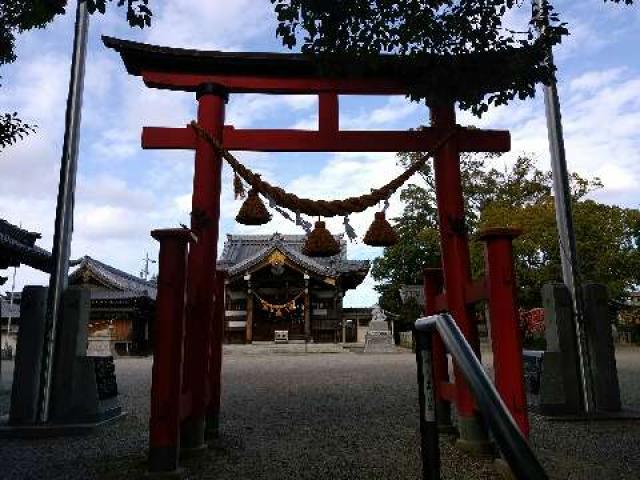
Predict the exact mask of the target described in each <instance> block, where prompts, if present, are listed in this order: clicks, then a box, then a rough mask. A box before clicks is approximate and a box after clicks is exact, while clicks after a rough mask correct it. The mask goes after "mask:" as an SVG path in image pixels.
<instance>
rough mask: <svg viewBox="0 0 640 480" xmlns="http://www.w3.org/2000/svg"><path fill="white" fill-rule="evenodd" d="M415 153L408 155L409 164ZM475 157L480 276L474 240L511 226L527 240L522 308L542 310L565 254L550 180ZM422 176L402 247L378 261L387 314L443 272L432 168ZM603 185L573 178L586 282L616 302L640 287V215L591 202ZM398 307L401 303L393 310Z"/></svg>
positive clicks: (521, 249)
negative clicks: (485, 231)
mask: <svg viewBox="0 0 640 480" xmlns="http://www.w3.org/2000/svg"><path fill="white" fill-rule="evenodd" d="M414 159H415V154H403V155H401V156H400V162H401V163H403V164H407V163H409V162H411V161H413V160H414ZM483 163H484V162H483V159H482V158H481V157H479V156H477V155H475V156H472V155H468V156H465V157H463V158H462V174H463V175H462V181H463V190H464V193H465V204H466V211H467V218H468V222H467V227H468V229H469V231H470V234H471V238H472V241H471V242H470V248H471V261H472V270H473V274H474V275H478V274H480V273H482V271H483V269H484V264H483V263H484V258H483V250H482V245H480V244H479V242H476V241H473V236H474V234H475V233H476V232H477V231H478V230H479V229H481V228H484V227H490V226H513V227H517V228H521V229H522V230H523V234H522V236H521V237H519V238H518V239H517V240H516V241H515V242H514V253H515V262H516V271H517V275H518V284H519V289H518V295H519V301H520V304H521V305H522V306H523V307H526V308H531V307H537V306H540V304H541V300H540V288H541V287H542V285H543V284H544V283H546V282H549V281H560V280H561V278H562V272H561V266H560V250H559V244H558V234H557V229H556V219H555V209H554V202H553V196H552V178H551V173H550V172H548V171H543V170H540V169H539V168H537V167H536V166H535V161H534V159H532V158H530V157H527V156H521V157H520V158H518V159H517V161H516V162H515V163H514V164H513V165H512V166H511V167H510V168H508V169H504V170H499V169H496V168H491V169H486V168H484V167H483ZM421 175H422V177H423V180H424V181H425V184H426V187H422V186H418V185H415V184H413V185H409V186H407V187H406V188H405V189H404V190H403V191H402V192H401V198H402V200H403V201H404V202H405V208H404V211H403V213H402V215H401V216H400V217H399V218H396V219H394V220H393V221H394V223H395V226H396V228H397V230H398V234H399V237H400V241H399V242H398V244H396V245H394V246H393V247H390V248H387V249H385V251H384V255H383V256H381V257H379V258H378V259H376V260H375V261H374V264H373V269H372V274H373V277H374V279H375V280H377V281H378V282H380V284H379V285H378V287H377V289H378V291H379V292H380V293H381V295H382V301H384V302H386V303H385V304H386V307H385V308H387V309H389V310H392V311H393V306H394V305H395V308H396V309H400V308H401V307H400V299H399V295H398V294H397V292H398V290H399V288H400V286H402V285H404V284H416V283H421V282H422V269H423V268H424V267H425V266H427V267H429V266H437V265H439V262H440V259H439V255H440V247H439V234H438V218H437V210H436V207H435V188H434V176H433V168H432V165H431V164H427V165H426V166H425V168H424V169H423V170H422V172H421ZM601 186H602V184H601V182H600V181H599V180H598V179H597V178H593V179H585V178H583V177H581V176H579V175H577V174H575V173H574V174H572V175H571V187H572V199H573V212H574V224H575V231H576V237H577V249H578V257H579V259H580V265H581V271H580V272H579V274H580V277H581V280H583V281H597V282H601V283H604V284H606V285H607V287H608V288H609V294H610V295H611V297H612V298H617V299H620V298H622V297H624V296H625V295H626V294H627V293H628V292H629V290H630V289H631V288H633V287H634V286H635V285H638V284H640V248H639V246H640V210H636V209H627V208H621V207H617V206H610V205H605V204H602V203H598V202H596V201H594V200H592V199H589V198H587V195H588V194H589V193H591V192H592V191H593V190H595V189H598V188H600V187H601ZM394 302H395V303H394Z"/></svg>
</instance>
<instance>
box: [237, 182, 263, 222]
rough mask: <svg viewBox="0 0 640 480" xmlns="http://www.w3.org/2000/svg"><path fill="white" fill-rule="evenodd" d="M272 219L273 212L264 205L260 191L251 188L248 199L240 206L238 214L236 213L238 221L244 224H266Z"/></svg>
mask: <svg viewBox="0 0 640 480" xmlns="http://www.w3.org/2000/svg"><path fill="white" fill-rule="evenodd" d="M270 220H271V214H270V213H269V211H268V210H267V207H265V206H264V203H263V202H262V199H261V198H260V196H259V195H258V192H257V191H256V190H255V189H254V188H252V189H251V190H249V194H248V195H247V199H246V200H245V201H244V203H243V204H242V206H241V207H240V211H239V212H238V215H236V222H238V223H242V224H243V225H264V224H265V223H269V221H270Z"/></svg>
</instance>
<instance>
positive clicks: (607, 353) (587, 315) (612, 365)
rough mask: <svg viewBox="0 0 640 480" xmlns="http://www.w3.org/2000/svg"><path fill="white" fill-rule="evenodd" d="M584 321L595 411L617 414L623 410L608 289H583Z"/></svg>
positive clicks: (596, 286)
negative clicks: (610, 318) (610, 319)
mask: <svg viewBox="0 0 640 480" xmlns="http://www.w3.org/2000/svg"><path fill="white" fill-rule="evenodd" d="M582 298H583V303H584V320H585V331H586V337H587V348H588V349H589V364H590V367H591V377H592V380H593V394H594V403H595V406H596V409H597V410H600V411H607V412H617V411H620V409H621V408H622V405H621V402H620V385H619V383H618V369H617V367H616V356H615V347H614V344H613V335H612V332H611V323H610V322H609V308H608V301H609V298H608V295H607V287H606V286H605V285H602V284H599V283H586V284H584V285H583V286H582Z"/></svg>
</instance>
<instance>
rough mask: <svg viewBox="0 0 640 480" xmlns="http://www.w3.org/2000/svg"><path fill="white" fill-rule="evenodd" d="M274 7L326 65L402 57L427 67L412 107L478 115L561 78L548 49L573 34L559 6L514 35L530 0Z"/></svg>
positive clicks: (291, 41)
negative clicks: (336, 59)
mask: <svg viewBox="0 0 640 480" xmlns="http://www.w3.org/2000/svg"><path fill="white" fill-rule="evenodd" d="M604 1H605V2H607V0H604ZM610 1H613V2H614V3H625V4H627V5H630V4H632V3H633V0H610ZM271 2H272V3H273V4H274V8H275V11H276V14H277V16H278V21H279V25H278V28H277V30H276V34H277V35H278V36H279V37H281V38H282V42H283V44H284V45H285V46H287V47H289V48H293V47H294V46H296V45H297V44H301V49H302V51H303V52H306V53H313V54H319V55H320V56H321V57H322V56H326V55H325V54H331V55H333V56H335V55H338V56H347V57H348V59H349V61H348V62H342V63H341V67H340V68H347V69H353V70H356V71H359V72H360V73H362V71H363V70H364V71H365V72H367V71H371V72H375V71H380V70H382V69H384V68H385V65H386V64H385V61H382V63H379V61H378V57H377V55H378V54H379V53H393V54H400V55H402V56H403V57H404V58H405V59H407V60H408V62H407V64H408V65H416V64H417V65H420V68H418V69H416V68H414V69H412V70H411V75H412V77H413V79H414V80H415V83H414V85H413V86H412V87H411V91H410V96H411V97H412V99H414V100H417V99H426V100H427V101H428V100H429V97H430V96H431V95H433V96H434V97H437V98H439V99H442V98H445V97H447V96H448V97H452V98H453V99H455V100H458V101H460V105H461V107H462V108H470V109H471V110H472V111H473V112H474V113H476V114H478V115H479V114H481V113H482V112H484V111H486V110H487V108H488V105H489V104H495V105H500V104H504V103H507V102H508V101H510V100H512V99H514V98H516V97H517V98H520V99H524V98H528V97H533V96H534V95H535V85H536V84H537V83H538V82H545V83H547V82H549V81H550V79H551V78H553V73H554V72H553V70H554V69H553V66H551V65H548V64H547V62H545V59H546V56H547V52H548V49H549V48H550V47H552V46H553V45H555V44H558V43H560V42H561V40H562V38H563V37H564V36H565V35H568V33H569V32H568V30H567V26H566V24H565V23H563V22H562V21H561V20H560V18H559V16H558V15H557V13H556V12H555V11H554V8H553V5H552V4H551V2H545V3H543V6H542V9H541V10H539V9H538V8H536V9H534V10H535V12H534V13H533V14H532V15H531V20H530V22H529V25H528V27H527V28H525V29H524V30H523V31H514V30H511V29H509V28H508V27H507V26H506V25H505V23H506V22H505V21H504V20H505V18H506V16H507V15H508V14H509V13H510V12H511V11H512V10H513V9H514V8H518V7H523V8H527V7H529V5H530V0H527V1H522V0H520V1H518V0H483V1H479V0H440V1H438V0H436V1H433V0H394V1H390V0H342V1H340V2H330V1H322V0H271ZM539 31H542V34H539V33H538V32H539ZM478 54H480V56H478ZM461 56H462V57H461ZM463 57H465V58H466V59H467V60H472V64H473V75H469V72H468V71H466V69H464V68H463V69H462V70H463V71H460V69H459V68H458V67H459V62H460V61H461V59H462V58H463ZM474 60H476V61H474ZM423 72H424V73H423ZM505 78H507V80H506V81H505Z"/></svg>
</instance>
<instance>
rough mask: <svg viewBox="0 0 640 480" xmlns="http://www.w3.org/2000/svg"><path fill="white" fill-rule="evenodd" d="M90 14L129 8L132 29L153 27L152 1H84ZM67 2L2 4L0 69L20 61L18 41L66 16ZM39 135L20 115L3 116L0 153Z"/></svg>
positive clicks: (9, 0)
mask: <svg viewBox="0 0 640 480" xmlns="http://www.w3.org/2000/svg"><path fill="white" fill-rule="evenodd" d="M84 1H86V2H87V7H88V10H89V12H90V13H95V12H96V11H97V12H100V13H105V12H106V8H107V4H108V3H115V4H116V5H117V6H118V7H126V11H127V13H126V15H127V21H128V22H129V25H131V26H132V27H140V28H143V27H145V26H149V25H151V16H152V12H151V10H150V9H149V6H148V5H149V0H84ZM66 4H67V1H66V0H3V1H0V66H2V65H5V64H8V63H12V62H14V61H15V60H16V54H15V41H16V35H19V34H21V33H23V32H26V31H28V30H32V29H34V28H45V27H46V26H47V25H49V24H50V23H51V22H52V21H53V20H54V19H55V18H56V17H57V16H59V15H64V14H65V13H66ZM34 131H35V125H31V124H28V123H24V122H23V121H22V120H20V118H18V116H17V113H12V114H11V113H5V114H0V149H1V148H4V147H6V146H8V145H11V144H13V143H15V142H16V141H17V140H18V139H22V138H24V136H25V135H28V134H29V133H32V132H34Z"/></svg>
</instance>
